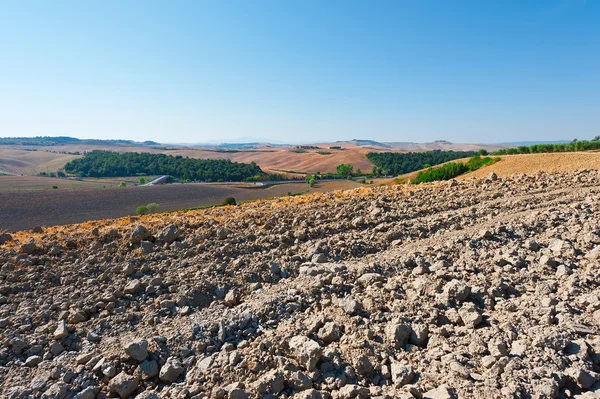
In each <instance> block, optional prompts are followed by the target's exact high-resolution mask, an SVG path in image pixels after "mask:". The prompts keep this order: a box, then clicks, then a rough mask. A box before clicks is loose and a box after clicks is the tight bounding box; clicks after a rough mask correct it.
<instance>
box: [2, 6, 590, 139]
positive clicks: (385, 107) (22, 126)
mask: <svg viewBox="0 0 600 399" xmlns="http://www.w3.org/2000/svg"><path fill="white" fill-rule="evenodd" d="M460 5H461V7H458V6H457V4H456V3H451V2H445V1H427V2H418V3H409V2H394V1H383V2H379V3H377V7H374V6H373V5H372V4H367V3H366V2H358V1H349V2H346V1H338V0H336V1H330V2H326V3H323V2H316V1H303V2H299V1H291V2H277V1H266V0H265V1H259V2H252V3H250V2H243V1H230V2H226V3H225V2H218V3H217V2H195V1H180V2H176V3H167V2H160V1H150V2H146V1H130V2H126V3H122V2H116V1H106V2H102V3H81V2H76V1H63V2H59V3H50V2H42V1H22V2H12V3H7V4H5V5H4V7H3V19H2V20H3V21H2V22H3V23H2V24H0V49H1V50H2V53H3V62H2V63H0V74H1V76H2V80H1V81H0V121H1V122H0V136H2V137H7V136H10V137H15V136H19V137H34V136H59V135H60V136H72V137H78V138H90V139H91V138H96V139H131V140H136V141H145V140H152V141H157V142H161V143H203V142H210V141H213V142H217V141H232V140H237V139H239V138H241V137H259V138H261V139H262V140H261V141H263V140H264V141H269V142H273V143H277V142H281V143H311V142H333V141H338V140H351V139H353V138H357V139H370V140H375V141H382V142H431V141H435V140H448V141H451V142H455V143H483V144H488V143H490V144H491V143H501V142H518V141H555V140H571V139H573V138H578V139H580V140H583V139H591V138H593V137H594V136H596V135H598V134H600V131H599V130H600V129H599V126H600V112H598V110H597V106H598V104H600V75H599V74H598V71H599V70H600V25H599V24H598V23H597V21H598V20H600V3H599V2H589V1H532V2H525V3H524V2H517V1H507V2H478V1H467V2H463V3H460Z"/></svg>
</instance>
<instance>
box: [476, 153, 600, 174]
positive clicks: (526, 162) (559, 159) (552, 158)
mask: <svg viewBox="0 0 600 399" xmlns="http://www.w3.org/2000/svg"><path fill="white" fill-rule="evenodd" d="M501 158H502V161H501V162H498V163H495V164H492V165H489V166H486V167H485V168H483V169H480V170H477V171H475V172H473V173H471V174H468V175H465V177H471V176H474V177H477V178H482V177H485V176H487V175H489V174H490V173H491V172H495V173H496V174H497V175H498V176H511V175H514V174H516V173H537V172H538V171H540V170H543V171H546V172H565V171H569V170H576V169H586V168H590V169H597V168H599V167H600V152H559V153H548V154H522V155H504V156H502V157H501Z"/></svg>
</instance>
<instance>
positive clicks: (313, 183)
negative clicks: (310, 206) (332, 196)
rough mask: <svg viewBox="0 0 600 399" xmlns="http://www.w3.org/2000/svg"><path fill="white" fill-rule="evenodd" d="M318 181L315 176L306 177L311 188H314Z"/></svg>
mask: <svg viewBox="0 0 600 399" xmlns="http://www.w3.org/2000/svg"><path fill="white" fill-rule="evenodd" d="M316 180H317V177H316V176H315V175H308V176H306V184H308V186H309V187H310V188H312V187H313V186H314V185H315V181H316Z"/></svg>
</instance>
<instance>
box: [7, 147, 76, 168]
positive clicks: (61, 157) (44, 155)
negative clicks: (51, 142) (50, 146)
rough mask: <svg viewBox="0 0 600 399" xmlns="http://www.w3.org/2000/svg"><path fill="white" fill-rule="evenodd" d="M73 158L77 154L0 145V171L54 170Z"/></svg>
mask: <svg viewBox="0 0 600 399" xmlns="http://www.w3.org/2000/svg"><path fill="white" fill-rule="evenodd" d="M75 158H79V156H77V155H69V154H58V153H54V152H46V151H41V150H38V151H26V150H22V149H14V148H7V147H0V171H6V172H10V173H16V174H25V175H33V174H38V173H40V172H47V171H50V172H56V171H57V170H58V169H60V168H62V167H63V166H64V165H65V164H66V163H67V162H69V161H71V160H72V159H75Z"/></svg>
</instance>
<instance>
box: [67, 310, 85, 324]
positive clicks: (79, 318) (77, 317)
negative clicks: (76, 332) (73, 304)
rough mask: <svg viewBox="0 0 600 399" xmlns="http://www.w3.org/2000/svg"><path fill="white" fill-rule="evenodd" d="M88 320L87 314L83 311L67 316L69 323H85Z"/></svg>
mask: <svg viewBox="0 0 600 399" xmlns="http://www.w3.org/2000/svg"><path fill="white" fill-rule="evenodd" d="M86 320H87V317H86V316H85V314H84V313H83V312H75V313H70V314H69V316H68V317H67V323H69V324H78V323H83V322H84V321H86Z"/></svg>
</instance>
